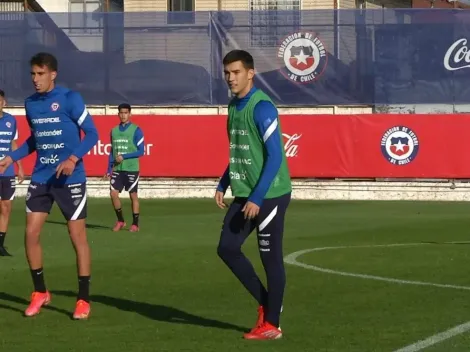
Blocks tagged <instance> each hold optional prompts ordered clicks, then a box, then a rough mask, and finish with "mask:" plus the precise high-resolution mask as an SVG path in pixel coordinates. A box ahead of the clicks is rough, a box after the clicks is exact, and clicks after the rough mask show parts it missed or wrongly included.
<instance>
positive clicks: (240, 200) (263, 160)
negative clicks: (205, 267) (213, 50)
mask: <svg viewBox="0 0 470 352" xmlns="http://www.w3.org/2000/svg"><path fill="white" fill-rule="evenodd" d="M223 65H224V73H225V80H226V81H227V83H228V85H229V87H230V90H231V91H232V93H233V94H234V95H235V97H234V98H233V99H232V100H231V101H230V103H229V106H228V125H227V131H228V138H229V142H230V143H229V144H230V158H229V165H228V166H227V169H226V170H225V173H224V174H223V176H222V178H221V179H220V182H219V185H218V187H217V190H216V193H215V201H216V203H217V205H218V206H219V207H220V208H225V207H226V204H225V202H224V194H225V192H226V190H227V188H228V186H230V188H231V191H232V195H233V196H234V197H235V198H234V200H233V202H232V204H231V205H230V207H229V209H228V211H227V214H226V215H225V219H224V222H223V227H222V233H221V237H220V241H219V245H218V248H217V253H218V255H219V256H220V258H221V259H222V260H223V261H224V262H225V264H226V265H227V266H228V267H229V268H230V270H231V271H232V272H233V273H234V274H235V276H236V277H237V278H238V280H240V282H241V283H242V284H243V285H244V286H245V288H246V289H247V290H248V292H249V293H250V294H251V295H252V296H253V297H254V299H255V300H256V301H257V302H258V305H259V306H258V320H257V322H256V325H255V327H254V328H253V329H252V330H251V331H250V332H248V333H246V334H245V335H244V338H246V339H256V340H271V339H278V338H281V337H282V332H281V329H280V327H279V320H280V313H281V310H282V302H283V296H284V288H285V282H286V276H285V271H284V262H283V250H282V239H283V232H284V217H285V214H286V211H287V207H288V205H289V203H290V198H291V191H292V185H291V179H290V175H289V170H288V167H287V163H286V156H285V152H284V148H283V146H282V134H281V128H280V125H279V117H278V112H277V109H276V107H275V106H274V104H273V102H272V101H271V99H270V98H269V97H268V96H267V95H266V94H265V93H263V92H262V91H261V90H259V89H257V88H256V87H254V85H253V78H254V75H255V73H254V62H253V57H252V56H251V55H250V54H249V53H248V52H246V51H243V50H233V51H231V52H229V53H228V54H227V55H226V56H225V57H224V59H223ZM255 228H256V231H257V235H258V249H259V252H260V256H261V261H262V263H263V266H264V269H265V272H266V277H267V289H266V288H265V287H264V286H263V284H262V283H261V280H260V279H259V277H258V276H257V274H256V272H255V270H254V268H253V266H252V264H251V263H250V261H249V260H248V258H247V257H246V256H245V255H244V254H243V253H242V251H241V247H242V245H243V243H244V242H245V240H246V239H247V237H248V236H249V235H250V233H251V232H252V231H253V230H254V229H255Z"/></svg>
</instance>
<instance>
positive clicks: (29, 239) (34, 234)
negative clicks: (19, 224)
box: [25, 226, 41, 245]
mask: <svg viewBox="0 0 470 352" xmlns="http://www.w3.org/2000/svg"><path fill="white" fill-rule="evenodd" d="M40 232H41V229H39V228H37V227H36V226H26V231H25V236H26V244H29V245H31V244H37V243H39V234H40Z"/></svg>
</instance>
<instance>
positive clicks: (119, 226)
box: [113, 221, 126, 232]
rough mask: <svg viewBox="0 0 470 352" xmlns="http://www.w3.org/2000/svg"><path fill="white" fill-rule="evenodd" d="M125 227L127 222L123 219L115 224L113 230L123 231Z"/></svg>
mask: <svg viewBox="0 0 470 352" xmlns="http://www.w3.org/2000/svg"><path fill="white" fill-rule="evenodd" d="M124 227H126V223H125V222H123V221H118V222H116V225H114V227H113V231H114V232H117V231H121V230H122V229H123V228H124Z"/></svg>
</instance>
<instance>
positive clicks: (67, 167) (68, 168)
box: [56, 155, 78, 178]
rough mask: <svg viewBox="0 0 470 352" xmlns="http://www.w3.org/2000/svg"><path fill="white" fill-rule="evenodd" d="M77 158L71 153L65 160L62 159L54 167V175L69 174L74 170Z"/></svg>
mask: <svg viewBox="0 0 470 352" xmlns="http://www.w3.org/2000/svg"><path fill="white" fill-rule="evenodd" d="M77 160H78V158H77V157H75V156H73V155H72V156H71V157H69V158H68V159H67V160H64V161H62V162H61V163H60V164H59V166H57V168H56V177H57V178H59V177H60V175H66V176H70V175H71V174H72V172H73V170H75V164H76V163H77Z"/></svg>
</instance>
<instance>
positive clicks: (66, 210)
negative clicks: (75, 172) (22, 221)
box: [26, 182, 87, 221]
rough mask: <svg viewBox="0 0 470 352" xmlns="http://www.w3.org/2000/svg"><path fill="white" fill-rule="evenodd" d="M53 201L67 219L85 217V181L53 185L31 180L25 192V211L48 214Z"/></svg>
mask: <svg viewBox="0 0 470 352" xmlns="http://www.w3.org/2000/svg"><path fill="white" fill-rule="evenodd" d="M54 202H56V203H57V205H58V207H59V209H60V211H61V212H62V215H63V216H64V218H65V219H66V220H67V221H69V220H79V219H85V218H86V215H87V199H86V183H74V184H69V185H60V186H54V185H47V184H43V183H37V182H31V184H30V185H29V188H28V193H27V194H26V212H28V213H48V214H49V213H50V212H51V208H52V205H53V204H54Z"/></svg>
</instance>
